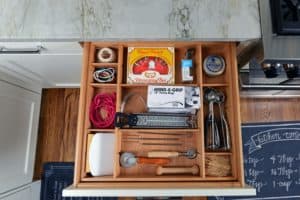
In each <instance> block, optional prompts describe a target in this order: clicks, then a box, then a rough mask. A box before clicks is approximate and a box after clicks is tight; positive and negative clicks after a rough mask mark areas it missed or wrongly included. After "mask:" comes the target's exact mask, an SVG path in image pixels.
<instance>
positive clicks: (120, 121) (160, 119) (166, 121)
mask: <svg viewBox="0 0 300 200" xmlns="http://www.w3.org/2000/svg"><path fill="white" fill-rule="evenodd" d="M196 119H197V117H196V115H193V114H190V113H183V114H175V113H138V114H125V113H120V112H118V113H116V116H115V126H116V127H118V128H123V127H125V128H127V127H128V128H197V120H196Z"/></svg>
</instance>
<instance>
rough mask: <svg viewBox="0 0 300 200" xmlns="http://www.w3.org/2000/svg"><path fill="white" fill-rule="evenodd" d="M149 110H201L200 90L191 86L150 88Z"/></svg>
mask: <svg viewBox="0 0 300 200" xmlns="http://www.w3.org/2000/svg"><path fill="white" fill-rule="evenodd" d="M147 107H148V109H150V110H151V109H157V108H161V109H170V110H171V109H199V108H200V88H199V87H190V86H154V85H150V86H148V97H147Z"/></svg>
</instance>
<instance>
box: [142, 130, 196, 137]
mask: <svg viewBox="0 0 300 200" xmlns="http://www.w3.org/2000/svg"><path fill="white" fill-rule="evenodd" d="M137 133H138V134H150V135H152V134H153V135H171V136H181V137H186V138H191V137H192V136H193V133H157V132H148V131H139V132H137Z"/></svg>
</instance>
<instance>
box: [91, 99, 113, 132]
mask: <svg viewBox="0 0 300 200" xmlns="http://www.w3.org/2000/svg"><path fill="white" fill-rule="evenodd" d="M103 113H105V117H104V116H103ZM115 113H116V93H112V94H110V93H100V94H97V95H96V96H94V98H93V100H92V103H91V105H90V120H91V122H92V124H93V125H94V127H95V128H113V127H114V119H115Z"/></svg>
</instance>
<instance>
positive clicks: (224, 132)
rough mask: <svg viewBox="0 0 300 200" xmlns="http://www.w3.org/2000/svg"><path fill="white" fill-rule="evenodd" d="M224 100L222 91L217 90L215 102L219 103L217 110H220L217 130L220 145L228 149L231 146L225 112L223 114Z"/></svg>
mask: <svg viewBox="0 0 300 200" xmlns="http://www.w3.org/2000/svg"><path fill="white" fill-rule="evenodd" d="M224 102H225V95H224V93H223V92H221V91H218V93H217V103H218V105H219V112H220V126H219V127H220V129H219V131H220V132H221V136H222V139H221V144H220V145H221V147H222V148H223V149H224V150H226V151H228V150H230V148H231V145H230V141H231V140H230V132H229V126H228V122H227V120H226V117H225V114H224V109H223V107H224Z"/></svg>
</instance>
